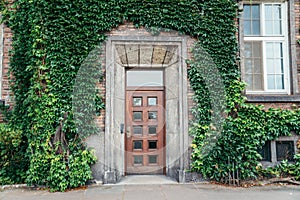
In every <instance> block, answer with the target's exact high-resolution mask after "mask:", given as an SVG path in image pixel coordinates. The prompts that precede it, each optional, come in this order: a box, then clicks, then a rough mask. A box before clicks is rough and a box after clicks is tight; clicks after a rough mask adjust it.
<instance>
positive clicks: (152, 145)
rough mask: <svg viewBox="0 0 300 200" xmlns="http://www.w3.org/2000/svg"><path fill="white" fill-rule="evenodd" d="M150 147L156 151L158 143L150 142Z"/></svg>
mask: <svg viewBox="0 0 300 200" xmlns="http://www.w3.org/2000/svg"><path fill="white" fill-rule="evenodd" d="M148 147H149V149H156V148H157V141H156V140H151V141H148Z"/></svg>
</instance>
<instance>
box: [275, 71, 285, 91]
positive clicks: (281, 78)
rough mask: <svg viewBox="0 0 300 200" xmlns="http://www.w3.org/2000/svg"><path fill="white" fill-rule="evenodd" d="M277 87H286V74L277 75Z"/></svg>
mask: <svg viewBox="0 0 300 200" xmlns="http://www.w3.org/2000/svg"><path fill="white" fill-rule="evenodd" d="M276 89H277V90H282V89H284V76H283V75H276Z"/></svg>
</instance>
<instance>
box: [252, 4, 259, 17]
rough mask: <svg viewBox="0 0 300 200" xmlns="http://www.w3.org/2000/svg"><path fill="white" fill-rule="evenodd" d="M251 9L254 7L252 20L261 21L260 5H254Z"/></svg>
mask: <svg viewBox="0 0 300 200" xmlns="http://www.w3.org/2000/svg"><path fill="white" fill-rule="evenodd" d="M251 7H252V18H253V19H259V18H260V12H259V5H252V6H251Z"/></svg>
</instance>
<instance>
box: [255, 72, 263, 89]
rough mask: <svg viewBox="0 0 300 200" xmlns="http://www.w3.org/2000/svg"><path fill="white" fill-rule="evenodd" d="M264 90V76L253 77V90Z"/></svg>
mask: <svg viewBox="0 0 300 200" xmlns="http://www.w3.org/2000/svg"><path fill="white" fill-rule="evenodd" d="M262 89H263V79H262V75H254V76H253V90H262Z"/></svg>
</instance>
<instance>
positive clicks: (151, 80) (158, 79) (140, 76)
mask: <svg viewBox="0 0 300 200" xmlns="http://www.w3.org/2000/svg"><path fill="white" fill-rule="evenodd" d="M126 80H127V86H163V71H146V70H143V71H142V70H141V71H134V70H129V71H127V79H126Z"/></svg>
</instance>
